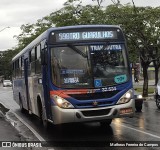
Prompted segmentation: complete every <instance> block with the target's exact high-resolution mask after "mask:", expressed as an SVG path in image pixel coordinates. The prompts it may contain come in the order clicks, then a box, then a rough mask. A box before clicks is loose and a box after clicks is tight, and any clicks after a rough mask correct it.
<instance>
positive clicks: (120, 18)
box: [7, 0, 160, 83]
mask: <svg viewBox="0 0 160 150" xmlns="http://www.w3.org/2000/svg"><path fill="white" fill-rule="evenodd" d="M92 1H93V2H95V1H96V2H97V5H92V4H90V5H84V4H83V0H68V1H66V3H65V4H64V6H63V8H61V9H59V10H57V11H55V12H52V13H51V14H49V15H48V16H44V17H43V18H42V19H39V20H37V22H36V23H35V24H25V25H22V26H21V30H22V33H21V34H20V35H19V36H17V39H18V46H17V48H15V50H14V52H18V51H20V50H22V49H23V48H24V47H25V46H26V45H28V44H29V43H30V42H31V41H32V40H33V39H35V38H36V37H37V36H38V35H40V34H41V33H42V32H44V31H45V30H46V29H48V28H50V27H54V26H56V27H60V26H70V25H84V24H115V25H120V26H121V27H122V29H123V31H124V33H125V36H126V39H127V44H128V49H129V58H130V61H131V62H137V61H139V58H141V64H142V67H144V68H143V70H145V71H146V69H147V68H148V65H149V64H150V62H151V61H152V60H153V57H152V55H150V54H151V52H152V49H151V45H155V46H156V47H157V49H158V55H157V57H156V59H157V60H159V61H158V62H159V63H156V64H158V65H159V64H160V38H159V37H160V18H159V14H160V7H156V8H152V7H135V6H134V5H131V4H126V5H122V4H121V3H120V1H119V0H112V2H113V4H112V5H109V6H106V7H103V6H102V2H104V1H105V0H92ZM7 59H8V58H7ZM159 66H160V65H159ZM146 78H147V76H146ZM146 83H147V82H146Z"/></svg>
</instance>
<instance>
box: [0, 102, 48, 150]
mask: <svg viewBox="0 0 160 150" xmlns="http://www.w3.org/2000/svg"><path fill="white" fill-rule="evenodd" d="M0 117H1V118H4V119H5V120H6V121H7V122H9V123H10V124H11V125H12V126H13V127H14V128H15V129H16V130H17V131H18V134H19V137H20V141H19V142H22V143H23V142H24V143H25V142H40V141H41V140H39V139H38V138H37V137H36V136H35V134H34V133H33V132H32V131H31V130H30V129H29V128H28V127H27V126H26V125H25V124H24V123H23V122H22V121H21V120H20V119H19V118H18V117H17V116H16V114H15V113H14V112H12V111H11V110H9V109H8V108H6V107H5V106H4V105H3V104H2V103H0ZM25 148H27V149H28V150H48V148H46V147H42V148H40V147H38V148H36V147H25ZM17 149H19V147H17Z"/></svg>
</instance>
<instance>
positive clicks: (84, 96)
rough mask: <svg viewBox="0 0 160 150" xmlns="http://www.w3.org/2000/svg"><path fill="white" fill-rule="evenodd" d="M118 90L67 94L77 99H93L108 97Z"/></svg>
mask: <svg viewBox="0 0 160 150" xmlns="http://www.w3.org/2000/svg"><path fill="white" fill-rule="evenodd" d="M118 92H119V91H110V92H97V93H86V94H69V96H71V97H73V98H75V99H77V100H94V99H104V98H110V97H113V96H114V95H116V94H117V93H118Z"/></svg>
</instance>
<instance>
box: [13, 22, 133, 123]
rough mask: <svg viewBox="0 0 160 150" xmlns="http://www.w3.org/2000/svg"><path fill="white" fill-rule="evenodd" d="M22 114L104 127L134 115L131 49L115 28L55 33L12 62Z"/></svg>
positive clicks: (86, 27)
mask: <svg viewBox="0 0 160 150" xmlns="http://www.w3.org/2000/svg"><path fill="white" fill-rule="evenodd" d="M12 63H13V94H14V99H15V100H16V101H17V103H18V104H19V105H20V108H21V110H22V111H23V110H27V111H28V112H29V113H30V114H35V115H37V116H38V117H40V118H41V119H42V122H43V124H44V125H45V126H46V125H47V123H48V122H51V123H53V124H63V123H72V122H100V123H101V125H109V124H110V123H111V121H112V119H113V118H117V117H132V116H133V115H134V112H135V102H134V98H133V95H134V94H133V87H132V78H131V75H132V74H131V70H130V64H129V61H128V54H127V46H126V41H125V37H124V35H123V32H122V30H121V28H120V27H119V26H115V25H81V26H67V27H58V28H50V29H48V30H47V31H45V32H44V33H42V34H41V35H40V36H39V37H37V38H36V39H35V40H33V41H32V42H31V43H30V44H29V45H28V46H27V47H25V48H24V49H23V50H22V51H21V52H19V53H18V54H17V55H16V56H15V57H14V58H13V59H12Z"/></svg>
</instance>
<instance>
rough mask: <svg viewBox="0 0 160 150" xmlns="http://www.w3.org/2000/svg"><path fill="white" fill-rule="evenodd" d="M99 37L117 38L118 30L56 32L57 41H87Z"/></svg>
mask: <svg viewBox="0 0 160 150" xmlns="http://www.w3.org/2000/svg"><path fill="white" fill-rule="evenodd" d="M97 39H117V32H116V31H84V32H61V33H56V41H57V42H65V41H85V40H97Z"/></svg>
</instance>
